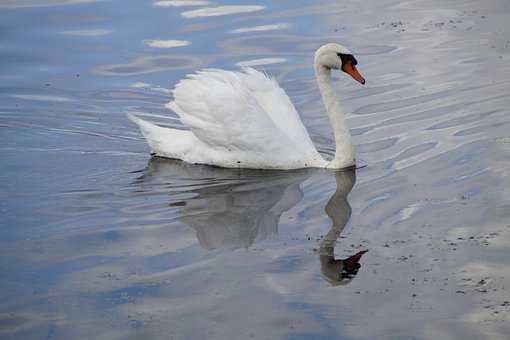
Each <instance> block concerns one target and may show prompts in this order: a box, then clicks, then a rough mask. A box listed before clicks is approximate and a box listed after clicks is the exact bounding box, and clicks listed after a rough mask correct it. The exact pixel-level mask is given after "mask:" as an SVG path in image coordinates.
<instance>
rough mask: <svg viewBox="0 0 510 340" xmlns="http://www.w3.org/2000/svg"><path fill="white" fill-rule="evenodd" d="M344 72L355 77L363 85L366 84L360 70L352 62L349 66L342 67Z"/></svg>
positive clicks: (348, 63)
mask: <svg viewBox="0 0 510 340" xmlns="http://www.w3.org/2000/svg"><path fill="white" fill-rule="evenodd" d="M342 71H344V72H345V73H348V74H350V76H351V77H353V78H354V79H355V80H357V81H358V82H360V83H361V84H365V78H363V76H362V75H361V74H360V73H359V72H358V69H357V68H356V66H354V65H353V64H352V62H351V61H349V62H347V64H346V65H344V66H343V67H342Z"/></svg>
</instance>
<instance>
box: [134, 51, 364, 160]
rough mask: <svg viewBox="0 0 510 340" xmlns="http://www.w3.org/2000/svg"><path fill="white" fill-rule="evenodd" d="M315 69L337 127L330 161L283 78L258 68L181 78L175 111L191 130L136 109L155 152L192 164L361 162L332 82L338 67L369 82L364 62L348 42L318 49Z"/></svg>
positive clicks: (172, 106) (172, 104)
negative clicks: (144, 117)
mask: <svg viewBox="0 0 510 340" xmlns="http://www.w3.org/2000/svg"><path fill="white" fill-rule="evenodd" d="M314 64H315V74H316V77H317V83H318V86H319V90H320V92H321V96H322V100H323V102H324V105H325V107H326V112H327V113H328V116H329V120H330V123H331V126H332V129H333V133H334V137H335V144H336V152H335V157H334V159H333V160H332V161H329V162H328V161H326V160H325V159H323V158H322V156H321V155H320V154H319V153H318V152H317V150H316V149H315V147H314V145H313V143H312V141H311V139H310V136H309V135H308V133H307V131H306V129H305V127H304V126H303V123H302V122H301V119H300V118H299V115H298V113H297V112H296V109H295V108H294V105H292V102H291V101H290V99H289V97H288V96H287V94H286V93H285V91H284V90H283V89H282V88H281V87H280V86H279V85H278V83H277V82H276V80H274V79H271V78H269V77H267V76H266V75H265V74H263V73H261V72H259V71H256V70H254V69H252V68H245V69H244V70H243V72H232V71H224V70H217V69H206V70H203V71H200V72H198V73H196V74H192V75H189V76H188V77H187V78H186V79H184V80H181V81H180V82H179V83H178V84H177V85H176V87H175V89H174V90H173V95H174V101H173V102H170V103H168V104H167V105H166V107H168V108H169V109H171V110H173V111H175V113H177V115H178V116H179V117H180V119H181V121H182V122H183V123H184V124H185V125H187V126H188V127H189V128H190V131H187V130H178V129H169V128H163V127H160V126H157V125H155V124H153V123H150V122H147V121H144V120H142V119H140V118H138V117H136V116H134V115H131V114H129V115H128V116H129V118H130V119H131V120H132V121H133V122H135V123H136V124H137V125H138V126H139V127H140V129H141V131H142V134H143V135H144V137H145V138H146V140H147V142H148V144H149V146H150V148H151V150H152V152H153V153H154V154H155V155H157V156H161V157H167V158H176V159H181V160H183V161H186V162H189V163H201V164H210V165H215V166H220V167H227V168H241V167H242V168H257V169H297V168H308V167H317V168H334V169H340V168H346V167H349V166H353V165H354V164H355V161H354V152H353V148H352V144H351V135H350V132H349V128H348V126H347V125H346V122H345V116H344V114H343V113H342V111H341V109H340V104H339V102H338V99H337V98H336V95H335V92H334V90H333V87H332V86H331V70H332V69H335V70H342V71H344V72H346V73H348V74H350V75H351V76H352V77H353V78H354V79H355V80H357V81H358V82H360V83H362V84H364V83H365V79H363V77H362V76H361V75H360V74H359V72H358V71H357V69H356V64H357V61H356V59H355V58H354V57H353V56H352V53H351V52H350V51H349V50H348V49H347V48H345V47H344V46H342V45H339V44H334V43H330V44H326V45H324V46H321V47H320V48H319V49H318V50H317V52H316V53H315V62H314Z"/></svg>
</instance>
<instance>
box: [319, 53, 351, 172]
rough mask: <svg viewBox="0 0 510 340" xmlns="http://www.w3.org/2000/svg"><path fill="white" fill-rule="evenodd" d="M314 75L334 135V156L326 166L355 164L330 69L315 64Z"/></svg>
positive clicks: (338, 166)
mask: <svg viewBox="0 0 510 340" xmlns="http://www.w3.org/2000/svg"><path fill="white" fill-rule="evenodd" d="M315 75H316V77H317V83H318V86H319V90H320V93H321V96H322V101H323V102H324V106H325V107H326V112H327V113H328V116H329V122H330V123H331V127H332V129H333V134H334V136H335V144H336V151H335V158H334V159H333V160H332V161H331V162H329V163H328V165H327V167H328V168H335V169H339V168H346V167H349V166H352V165H354V164H355V162H354V151H353V148H352V143H351V133H350V131H349V127H348V126H347V123H346V121H345V115H344V114H343V112H342V110H341V108H340V103H339V101H338V99H337V97H336V94H335V91H334V90H333V87H332V86H331V69H329V68H327V67H324V66H322V65H320V64H317V63H316V64H315Z"/></svg>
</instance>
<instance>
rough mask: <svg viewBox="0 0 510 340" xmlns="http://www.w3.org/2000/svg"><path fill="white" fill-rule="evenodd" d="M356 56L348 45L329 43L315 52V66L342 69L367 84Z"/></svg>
mask: <svg viewBox="0 0 510 340" xmlns="http://www.w3.org/2000/svg"><path fill="white" fill-rule="evenodd" d="M357 64H358V62H357V60H356V58H354V56H353V55H352V53H351V51H349V50H348V49H347V48H346V47H344V46H342V45H340V44H335V43H329V44H326V45H323V46H321V47H320V48H319V49H318V50H317V52H315V66H316V67H317V66H319V67H325V68H327V69H330V70H331V69H333V70H342V71H343V72H345V73H347V74H349V75H350V76H351V77H352V78H354V79H355V80H356V81H358V82H360V83H361V84H365V78H363V76H362V75H361V74H360V73H359V72H358V69H357V68H356V65H357Z"/></svg>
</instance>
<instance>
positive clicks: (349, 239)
mask: <svg viewBox="0 0 510 340" xmlns="http://www.w3.org/2000/svg"><path fill="white" fill-rule="evenodd" d="M202 3H203V1H202ZM165 4H166V5H167V6H162V5H165ZM169 4H172V2H166V3H165V2H160V3H156V2H154V3H153V2H151V1H149V0H147V1H135V0H130V1H127V0H126V1H121V0H110V1H108V0H105V1H95V0H2V1H0V47H1V48H0V157H1V158H0V159H1V162H0V185H1V187H0V209H1V214H2V215H1V216H2V217H1V219H0V226H1V238H0V273H1V274H0V337H1V338H2V339H141V338H144V339H248V338H254V339H331V338H339V339H374V338H378V339H397V338H406V339H408V338H412V339H487V338H490V339H507V338H508V334H510V327H509V322H508V321H509V319H510V304H509V300H510V292H509V290H510V255H509V254H510V252H509V250H510V180H509V178H510V167H509V165H510V157H509V155H510V138H509V133H508V131H509V126H510V125H509V123H510V116H509V106H510V96H509V95H510V63H509V61H510V24H509V23H508V17H509V15H510V3H509V2H508V1H505V0H490V1H460V0H459V1H439V0H422V1H401V0H377V1H376V0H367V1H363V2H361V1H351V0H348V1H299V0H287V1H264V0H253V1H250V2H246V1H236V2H235V1H228V2H227V1H223V0H217V1H216V0H215V1H214V2H211V3H210V4H208V5H207V4H202V5H198V6H180V7H175V6H168V5H169ZM181 4H182V3H181ZM224 5H236V6H242V7H226V8H225V7H223V8H220V9H219V10H218V9H215V10H211V9H210V8H211V7H217V6H224ZM161 40H163V41H161ZM171 40H177V41H171ZM330 41H335V42H340V43H342V44H344V45H346V46H348V47H349V48H350V49H351V50H352V51H354V53H355V55H356V56H357V59H358V61H359V65H358V67H359V70H360V71H361V72H362V73H363V75H364V76H365V78H366V79H367V85H366V86H364V87H362V86H361V85H359V84H357V83H355V82H353V81H352V80H351V79H348V78H347V77H344V76H343V75H340V74H338V75H337V78H335V87H336V88H337V90H338V93H339V96H340V98H341V100H342V104H343V107H344V109H345V111H346V112H350V114H349V115H348V122H349V125H350V126H351V131H352V134H353V141H354V144H355V150H356V154H357V158H358V163H359V165H361V166H365V167H363V168H361V169H358V170H357V171H356V172H354V171H346V172H334V171H327V170H319V169H308V170H300V171H280V172H278V171H256V170H232V169H231V170H227V169H219V168H214V167H208V166H200V165H189V164H183V163H181V162H178V161H172V160H164V159H151V158H150V156H149V149H148V147H147V145H146V144H145V142H144V140H143V138H142V137H141V135H140V133H139V132H138V131H137V130H136V128H135V126H134V125H132V124H131V123H130V122H129V121H128V120H127V119H126V116H125V114H126V113H128V112H131V113H136V114H139V115H140V116H144V117H145V118H147V119H150V120H153V121H156V122H158V123H160V124H161V125H166V126H174V127H181V126H182V125H181V124H180V123H179V121H178V120H177V119H176V118H175V116H173V115H172V114H171V113H170V112H168V111H167V110H166V109H165V108H164V106H163V105H164V104H165V103H166V102H168V101H169V100H170V98H171V97H170V96H171V95H170V93H169V90H170V89H171V88H172V87H173V85H174V84H175V83H176V82H177V81H178V80H179V79H181V78H182V77H184V76H185V75H186V74H187V73H191V72H193V71H195V70H197V69H200V68H204V67H218V68H225V69H236V68H237V67H238V65H257V66H255V67H256V68H258V69H263V70H265V71H267V72H268V73H270V74H272V75H274V76H275V77H276V78H277V79H278V80H279V82H280V84H281V86H282V87H283V88H284V89H285V90H286V91H287V93H288V94H289V96H290V97H291V99H292V101H293V102H294V103H295V105H296V107H297V109H298V112H299V113H300V115H301V117H302V119H303V121H304V124H305V126H306V127H307V129H308V131H309V132H310V135H311V137H312V139H313V141H314V143H315V144H316V146H317V148H318V149H319V150H320V152H321V153H322V154H324V155H325V157H331V155H332V154H333V153H334V143H333V140H332V135H331V131H330V128H329V125H328V121H327V117H326V116H325V114H324V108H323V106H322V103H321V101H320V96H319V93H318V90H317V88H316V85H315V80H314V75H313V69H312V67H311V64H312V57H313V53H314V51H315V49H316V48H317V47H318V46H320V45H321V44H322V43H325V42H330ZM347 195H348V196H347ZM366 249H368V250H369V251H368V253H367V254H365V255H363V257H362V258H361V260H360V263H361V267H360V268H359V269H358V270H357V273H356V270H354V271H352V272H350V273H345V272H342V271H341V270H340V268H341V265H342V263H343V262H342V259H345V258H348V257H349V256H352V255H353V254H356V253H357V252H359V251H361V250H366Z"/></svg>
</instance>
